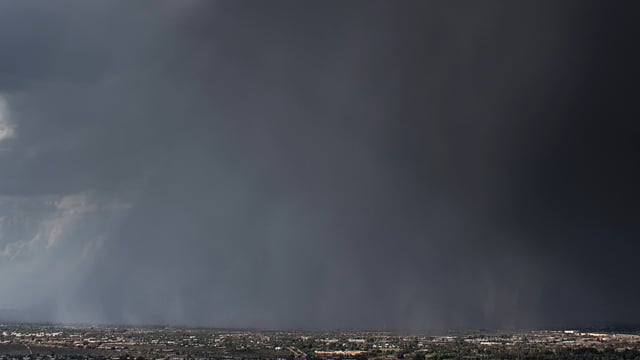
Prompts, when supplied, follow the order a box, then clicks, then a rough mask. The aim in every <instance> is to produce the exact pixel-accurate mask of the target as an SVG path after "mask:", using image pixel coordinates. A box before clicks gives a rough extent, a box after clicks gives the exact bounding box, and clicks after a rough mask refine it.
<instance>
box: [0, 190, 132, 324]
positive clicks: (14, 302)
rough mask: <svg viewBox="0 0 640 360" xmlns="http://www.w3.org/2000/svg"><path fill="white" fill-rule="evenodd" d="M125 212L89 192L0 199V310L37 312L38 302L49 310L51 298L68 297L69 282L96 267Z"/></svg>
mask: <svg viewBox="0 0 640 360" xmlns="http://www.w3.org/2000/svg"><path fill="white" fill-rule="evenodd" d="M129 208H130V204H128V203H125V202H122V201H119V200H117V199H114V198H111V197H108V196H104V194H97V193H90V192H85V193H78V194H71V195H46V196H0V214H2V215H1V216H0V287H1V288H2V289H3V297H2V301H1V302H0V308H8V309H21V310H33V309H34V308H39V309H42V308H43V304H42V303H41V301H42V300H43V299H48V300H47V302H48V304H47V305H46V307H47V308H50V307H51V305H52V303H50V301H52V299H51V294H58V295H57V296H59V297H60V299H65V298H67V296H72V294H73V282H74V281H77V279H78V278H79V277H81V274H82V273H83V272H85V271H86V270H87V269H88V268H90V267H91V263H92V262H94V261H96V256H98V255H99V253H100V250H101V248H102V246H103V243H104V241H106V240H107V237H108V236H110V231H111V229H113V228H114V226H116V225H117V223H118V222H119V221H121V220H122V219H123V218H124V216H125V215H126V212H127V211H128V209H129ZM21 289H22V290H24V289H26V291H21ZM65 292H66V293H65ZM70 304H71V303H70ZM55 308H58V309H57V310H56V312H58V311H60V309H64V308H66V307H65V302H64V301H60V302H57V301H56V302H55ZM38 311H42V310H38ZM56 312H52V313H56ZM36 319H37V317H36ZM53 319H54V318H51V317H50V315H49V316H48V317H47V318H45V319H44V320H53Z"/></svg>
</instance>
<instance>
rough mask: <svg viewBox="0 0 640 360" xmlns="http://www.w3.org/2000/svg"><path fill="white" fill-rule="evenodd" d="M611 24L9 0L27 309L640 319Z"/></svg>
mask: <svg viewBox="0 0 640 360" xmlns="http://www.w3.org/2000/svg"><path fill="white" fill-rule="evenodd" d="M608 6H609V5H607V4H596V5H594V4H591V3H589V2H574V3H571V2H563V3H557V2H552V1H548V2H529V3H528V4H524V3H518V4H515V3H513V4H512V3H506V2H453V3H451V2H447V3H446V4H445V2H422V1H416V2H410V1H406V2H390V1H383V2H377V1H371V2H360V1H350V2H342V1H322V2H321V1H317V2H304V3H301V2H295V1H291V2H283V1H276V2H260V1H255V2H245V1H220V2H216V1H192V0H189V1H155V2H151V1H137V2H129V1H108V2H107V1H104V2H86V1H62V2H47V1H0V289H2V291H1V292H0V309H19V310H21V311H22V312H23V316H25V317H26V318H29V319H32V320H40V321H45V320H46V321H59V322H97V323H126V324H149V323H152V324H175V325H207V326H220V327H223V326H224V327H226V326H234V327H268V328H292V327H295V328H384V329H434V328H451V327H485V328H487V327H488V328H493V327H530V326H572V325H601V324H609V323H612V322H613V323H619V322H639V321H640V308H638V307H637V306H636V305H637V304H636V302H635V300H634V299H637V296H638V295H639V292H638V288H637V285H638V281H637V276H638V275H639V274H638V270H637V265H635V262H636V255H637V253H638V250H640V249H639V248H638V245H637V239H638V234H639V227H640V221H639V219H640V217H639V216H640V211H639V210H640V206H639V205H638V200H640V191H639V190H638V189H637V184H638V181H639V180H640V176H639V171H640V170H639V168H638V161H637V158H636V157H637V156H635V155H636V154H638V153H639V152H638V150H640V149H638V141H637V139H638V135H639V131H638V125H637V124H635V123H636V121H635V120H636V119H638V115H640V114H638V107H637V96H638V90H637V80H638V79H639V78H640V77H639V74H638V66H637V64H639V63H640V61H638V60H640V59H638V57H639V56H638V51H637V50H636V49H634V44H633V41H631V39H633V38H634V35H637V34H638V29H637V26H636V25H633V21H634V19H633V17H632V16H631V14H633V13H634V12H633V11H631V9H624V8H621V7H620V8H613V7H608ZM611 6H612V5H611Z"/></svg>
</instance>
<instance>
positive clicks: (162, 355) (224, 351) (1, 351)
mask: <svg viewBox="0 0 640 360" xmlns="http://www.w3.org/2000/svg"><path fill="white" fill-rule="evenodd" d="M557 358H564V359H572V358H575V359H640V333H638V332H634V331H628V332H624V333H620V332H592V331H580V330H548V331H541V330H536V331H509V332H500V331H492V332H480V331H468V332H458V333H454V332H449V333H446V334H439V335H437V334H416V333H414V334H408V333H404V334H403V333H391V332H372V331H348V332H335V331H334V332H320V331H316V332H313V331H266V330H228V329H227V330H225V329H203V328H172V327H109V326H71V325H51V324H41V325H38V324H19V323H18V324H0V360H63V359H75V360H147V359H153V360H397V359H407V360H426V359H557Z"/></svg>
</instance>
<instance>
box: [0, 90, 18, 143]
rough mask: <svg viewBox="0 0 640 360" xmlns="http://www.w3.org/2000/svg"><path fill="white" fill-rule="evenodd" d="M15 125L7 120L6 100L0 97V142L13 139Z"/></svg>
mask: <svg viewBox="0 0 640 360" xmlns="http://www.w3.org/2000/svg"><path fill="white" fill-rule="evenodd" d="M15 135H16V132H15V125H14V124H13V122H12V121H11V120H10V118H9V109H8V105H7V100H6V99H5V98H4V97H3V96H2V95H0V142H1V141H3V140H6V139H10V138H12V137H15Z"/></svg>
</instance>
